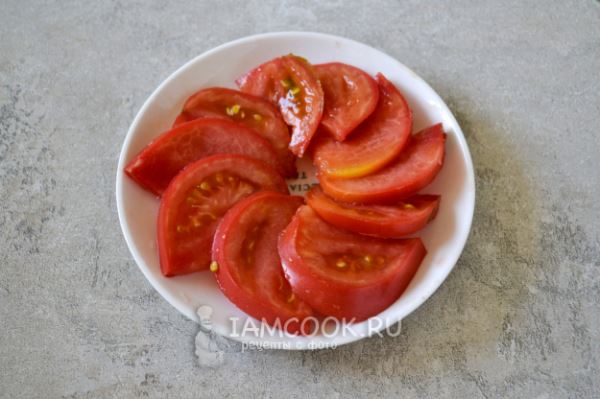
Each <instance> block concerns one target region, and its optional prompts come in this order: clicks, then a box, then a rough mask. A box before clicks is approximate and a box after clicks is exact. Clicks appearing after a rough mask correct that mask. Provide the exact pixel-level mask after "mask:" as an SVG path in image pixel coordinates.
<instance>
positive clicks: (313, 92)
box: [236, 54, 324, 157]
mask: <svg viewBox="0 0 600 399" xmlns="http://www.w3.org/2000/svg"><path fill="white" fill-rule="evenodd" d="M236 83H237V85H238V86H239V88H240V90H242V91H243V92H246V93H250V94H254V95H255V96H260V97H263V98H265V99H267V100H269V101H271V102H272V103H273V104H275V105H276V106H277V107H279V110H280V111H281V114H282V115H283V119H284V120H285V122H286V123H287V124H288V125H290V126H291V127H292V140H291V142H290V150H291V151H292V152H293V153H294V154H295V155H297V156H299V157H302V156H303V155H304V152H305V151H306V148H307V147H308V144H309V142H310V140H311V138H312V137H313V135H314V134H315V132H316V130H317V127H318V126H319V122H320V121H321V116H322V115H323V103H324V100H323V89H322V88H321V84H320V83H319V79H318V78H317V76H316V74H315V72H314V70H313V67H312V65H310V63H309V62H308V61H306V60H305V59H303V58H300V57H297V56H295V55H291V54H290V55H286V56H283V57H279V58H275V59H273V60H271V61H268V62H266V63H264V64H262V65H260V66H259V67H257V68H255V69H253V70H251V71H250V72H248V73H247V74H246V75H244V76H242V77H240V78H238V79H237V80H236Z"/></svg>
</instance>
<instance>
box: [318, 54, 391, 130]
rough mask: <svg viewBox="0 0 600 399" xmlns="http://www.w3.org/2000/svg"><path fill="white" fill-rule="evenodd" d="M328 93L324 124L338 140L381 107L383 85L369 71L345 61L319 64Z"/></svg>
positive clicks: (322, 84)
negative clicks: (381, 86) (380, 98)
mask: <svg viewBox="0 0 600 399" xmlns="http://www.w3.org/2000/svg"><path fill="white" fill-rule="evenodd" d="M315 72H316V73H317V77H318V78H319V81H320V82H321V86H322V87H323V93H324V94H325V107H324V109H323V118H322V119H321V126H322V127H323V128H324V129H325V130H326V131H327V132H328V133H329V134H330V135H331V136H332V137H333V138H335V140H337V141H344V140H345V139H346V137H347V136H348V135H349V134H350V133H351V132H352V131H353V130H354V129H355V128H356V127H357V126H358V125H359V124H360V123H361V122H363V121H364V120H365V119H366V118H367V117H368V116H369V115H371V113H372V112H373V111H374V110H375V108H376V107H377V102H378V100H379V88H378V86H377V82H375V80H373V78H372V77H371V76H369V75H368V74H367V73H366V72H364V71H362V70H361V69H358V68H356V67H353V66H351V65H347V64H342V63H341V62H332V63H328V64H319V65H315Z"/></svg>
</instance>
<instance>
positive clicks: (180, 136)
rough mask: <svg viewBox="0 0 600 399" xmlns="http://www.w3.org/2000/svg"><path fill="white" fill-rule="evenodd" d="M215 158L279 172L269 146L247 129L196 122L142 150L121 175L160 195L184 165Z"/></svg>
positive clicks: (215, 121)
mask: <svg viewBox="0 0 600 399" xmlns="http://www.w3.org/2000/svg"><path fill="white" fill-rule="evenodd" d="M215 154H240V155H246V156H249V157H252V158H256V159H258V160H260V161H263V162H265V163H267V164H268V165H270V166H272V167H273V168H276V169H279V163H278V161H277V155H276V154H275V151H274V150H273V147H272V146H271V144H269V142H268V141H267V140H266V139H264V138H262V137H260V136H259V135H258V134H256V133H254V132H253V131H252V130H251V129H248V128H247V127H245V126H242V125H240V124H237V123H234V122H231V121H228V120H224V119H213V118H211V119H197V120H194V121H191V122H188V123H184V124H182V125H179V126H177V127H175V128H173V129H171V130H169V131H168V132H166V133H164V134H162V135H161V136H159V137H158V138H157V139H156V140H154V141H152V142H151V143H150V144H148V145H147V146H146V148H144V149H143V150H142V152H140V153H139V154H138V155H137V156H136V157H135V158H134V159H133V160H132V161H131V162H130V163H129V164H128V165H127V166H126V167H125V173H127V175H128V176H129V177H131V178H132V179H133V180H135V181H136V182H137V183H138V184H139V185H140V186H142V187H143V188H145V189H146V190H148V191H150V192H152V193H154V194H156V195H161V194H162V193H163V191H164V190H165V189H166V188H167V186H168V185H169V182H170V181H171V179H173V178H174V177H175V175H177V173H179V171H180V170H181V169H183V168H184V167H185V166H187V165H188V164H190V163H192V162H194V161H197V160H198V159H201V158H204V157H207V156H210V155H215Z"/></svg>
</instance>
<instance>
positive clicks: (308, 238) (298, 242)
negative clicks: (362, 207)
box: [279, 206, 427, 322]
mask: <svg viewBox="0 0 600 399" xmlns="http://www.w3.org/2000/svg"><path fill="white" fill-rule="evenodd" d="M307 242H310V244H309V245H314V246H315V247H317V248H316V249H314V250H313V251H312V253H311V251H309V250H307V249H306V245H307ZM336 246H337V247H339V248H345V249H346V250H350V249H352V247H361V248H362V249H363V250H364V248H366V247H371V248H374V249H378V250H380V251H382V252H385V253H391V254H395V256H396V257H395V258H394V259H393V260H391V261H390V262H391V264H388V265H386V266H385V267H384V268H383V269H379V270H376V271H370V272H367V273H363V274H362V275H361V274H359V273H355V274H354V275H352V276H351V277H348V278H343V277H341V276H340V272H338V271H337V270H332V269H327V268H325V267H324V266H323V265H322V264H320V263H319V262H320V260H321V258H324V256H325V255H326V253H327V251H331V250H335V248H334V247H336ZM332 248H333V249H332ZM426 253H427V251H426V250H425V247H424V246H423V243H422V242H421V240H420V239H419V238H410V239H402V240H386V239H381V238H379V239H377V238H372V237H365V236H359V235H355V234H353V233H349V232H346V231H344V230H340V229H337V228H335V227H333V226H331V225H329V224H327V223H326V222H325V221H323V220H322V219H320V218H319V217H318V216H317V214H316V213H315V212H314V211H313V210H312V209H311V208H310V207H308V206H302V207H300V208H299V209H298V211H297V212H296V215H295V216H294V218H293V219H292V222H291V223H290V224H289V225H288V227H287V228H286V229H285V230H284V232H283V234H282V235H281V237H280V239H279V254H280V256H281V260H282V262H283V268H284V271H285V274H286V277H287V279H288V281H289V282H290V285H291V286H292V287H293V289H294V292H295V293H296V295H298V296H299V297H300V298H301V299H302V300H304V301H305V302H306V303H308V304H309V305H310V306H311V307H312V308H313V309H315V310H316V311H318V312H320V313H322V314H324V315H328V316H333V317H335V318H338V319H341V320H345V321H347V322H354V321H362V320H365V319H367V318H369V317H372V316H375V315H377V314H378V313H380V312H381V311H383V310H384V309H386V308H387V307H388V306H390V305H391V304H392V303H394V302H395V301H396V300H397V299H398V298H399V297H400V295H402V293H403V292H404V290H405V289H406V287H407V286H408V284H409V283H410V281H411V280H412V278H413V276H414V275H415V273H416V271H417V269H418V267H419V265H420V264H421V261H422V260H423V258H424V257H425V255H426Z"/></svg>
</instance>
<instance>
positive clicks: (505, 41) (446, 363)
mask: <svg viewBox="0 0 600 399" xmlns="http://www.w3.org/2000/svg"><path fill="white" fill-rule="evenodd" d="M277 30H315V31H322V32H328V33H334V34H338V35H342V36H347V37H350V38H353V39H357V40H359V41H362V42H365V43H367V44H370V45H373V46H375V47H377V48H380V49H382V50H383V51H385V52H387V53H389V54H391V55H392V56H394V57H396V58H398V59H399V60H401V61H402V62H404V63H405V64H406V65H408V66H409V67H411V68H413V69H414V70H415V71H416V72H417V73H419V74H420V75H421V76H423V77H424V78H425V79H426V80H427V81H428V82H429V83H430V84H431V85H432V86H433V87H434V88H435V89H436V90H437V91H438V92H439V93H440V94H441V96H442V97H443V98H444V99H445V100H446V101H447V102H448V104H449V105H450V107H451V109H452V110H453V112H455V114H456V116H457V118H458V120H459V122H460V123H461V124H462V127H463V129H464V131H465V134H466V135H467V139H468V142H469V145H470V147H471V151H472V155H473V159H474V162H475V167H476V175H477V188H478V196H477V207H476V212H475V219H474V225H473V230H472V234H471V237H470V240H469V242H468V244H467V247H466V249H465V252H464V253H463V256H462V257H461V259H460V261H459V263H458V265H457V267H456V269H455V270H454V272H453V273H452V274H451V275H450V277H449V278H448V280H447V281H446V282H445V284H444V285H443V286H442V287H441V288H440V290H439V291H438V292H437V293H436V294H435V295H434V296H433V297H432V298H431V299H430V300H429V301H428V302H427V303H426V304H425V305H424V306H422V307H421V308H420V309H419V310H418V311H416V312H415V313H413V314H412V315H411V316H410V317H409V318H407V319H406V320H405V321H404V323H403V332H402V334H401V335H400V336H399V337H396V338H390V337H387V338H384V339H380V338H373V339H368V340H364V341H361V342H359V343H356V344H352V345H348V346H345V347H342V348H339V349H337V350H335V351H332V350H326V351H320V352H312V353H309V352H304V353H302V352H291V353H290V352H276V351H267V352H249V353H248V352H247V353H238V352H237V351H235V350H234V351H232V352H231V353H227V356H226V359H225V362H224V363H223V364H222V365H221V366H219V367H216V368H211V369H207V368H202V367H200V366H199V364H198V361H197V359H196V357H195V355H194V336H195V334H196V332H197V325H196V324H194V323H193V322H191V321H188V320H187V319H185V318H184V317H183V316H181V315H180V314H179V313H178V312H177V311H176V310H175V309H174V308H172V307H171V306H170V305H169V304H168V303H166V302H165V301H164V300H163V299H162V298H161V297H160V296H159V295H158V294H157V293H156V292H155V291H154V290H153V289H152V287H151V286H150V285H149V284H148V283H147V282H146V280H145V279H144V277H143V276H142V274H141V273H140V272H139V270H138V268H137V267H136V266H135V264H134V262H133V260H132V258H131V256H130V255H129V253H128V250H127V248H126V246H125V242H124V240H123V238H122V237H121V232H120V229H119V226H118V221H117V215H116V210H115V201H114V188H113V187H114V176H115V168H116V163H117V156H118V153H119V149H120V146H121V143H122V141H123V138H124V136H125V133H126V130H127V128H128V125H129V123H130V122H131V120H132V118H133V116H134V115H135V113H136V112H137V110H138V109H139V107H140V106H141V105H142V103H143V101H144V100H145V98H146V97H147V96H148V95H149V94H150V92H151V91H152V90H153V89H154V88H155V87H156V86H157V85H158V84H159V83H160V82H161V81H162V80H163V79H164V78H165V77H166V76H168V75H169V74H170V73H171V72H172V71H173V70H174V69H176V68H177V67H179V66H180V65H182V64H183V63H184V62H186V61H188V60H189V59H191V58H192V57H194V56H196V55H197V54H199V53H201V52H203V51H205V50H207V49H210V48H211V47H214V46H215V45H218V44H221V43H223V42H226V41H229V40H231V39H235V38H238V37H242V36H246V35H249V34H253V33H257V32H263V31H277ZM599 72H600V3H598V2H597V1H593V0H587V1H585V0H580V1H553V2H543V1H516V0H514V1H504V2H498V1H495V2H492V1H486V2H477V1H467V0H460V1H435V2H434V1H428V2H421V1H406V2H396V1H381V2H378V3H377V5H367V4H366V3H365V4H362V3H359V2H344V1H332V2H327V4H325V2H322V4H317V3H316V2H315V3H309V2H305V1H301V0H294V1H287V0H286V1H280V2H277V1H266V2H262V1H258V0H252V1H241V2H240V1H218V2H217V1H214V2H209V1H198V2H181V1H174V2H145V1H137V2H128V3H119V2H114V1H106V2H98V1H87V2H81V1H44V2H42V1H39V2H37V1H26V2H23V1H14V0H7V1H4V2H3V4H2V12H1V13H0V204H1V205H0V226H1V229H0V329H1V330H0V397H3V398H60V397H68V398H108V397H155V398H159V397H160V398H164V397H172V398H192V397H194V398H197V397H219V396H221V397H236V396H242V397H251V396H262V397H275V398H276V397H286V398H296V397H298V398H299V397H307V396H309V397H317V396H323V397H330V398H342V397H374V396H386V397H393V396H402V397H405V398H417V397H418V398H423V397H448V398H450V397H472V398H479V397H482V398H505V397H523V398H540V399H541V398H555V397H556V398H566V397H588V398H592V397H599V396H600V377H599V376H600V370H599V368H600V350H599V349H600V348H599V342H600V337H599V335H600V309H599V306H600V305H599V303H600V286H599V283H600V273H599V269H600V263H599V262H600V203H599V201H598V198H599V197H600V155H599V154H600V138H599V137H600V136H599V134H600V118H599V113H600V73H599Z"/></svg>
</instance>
